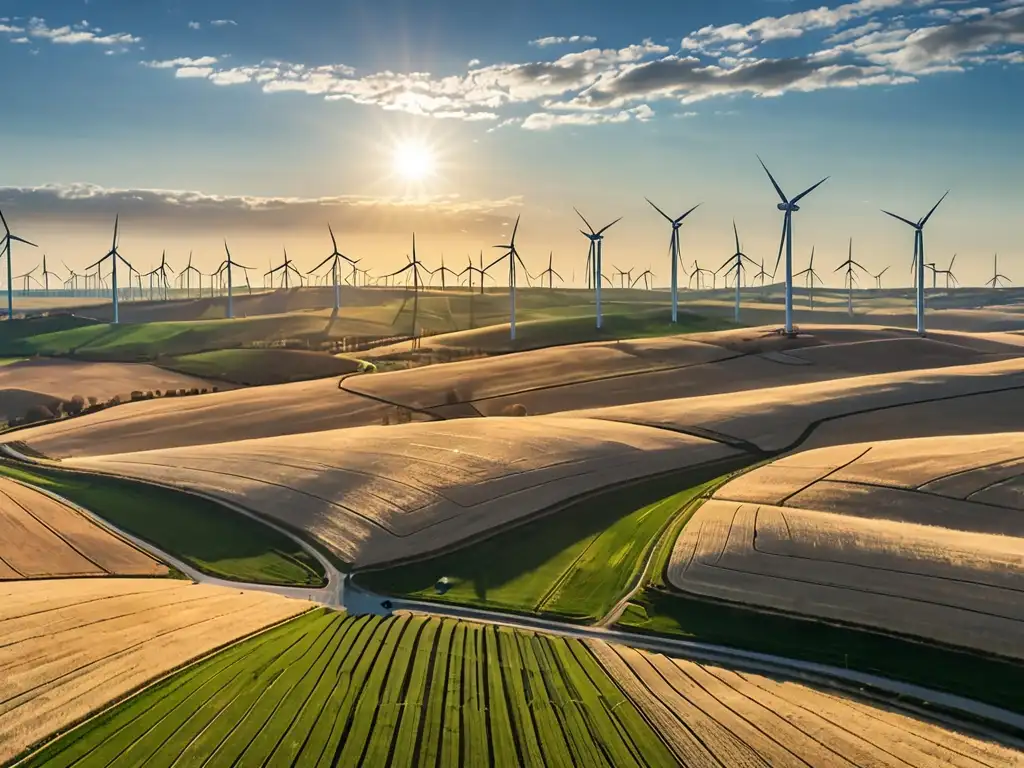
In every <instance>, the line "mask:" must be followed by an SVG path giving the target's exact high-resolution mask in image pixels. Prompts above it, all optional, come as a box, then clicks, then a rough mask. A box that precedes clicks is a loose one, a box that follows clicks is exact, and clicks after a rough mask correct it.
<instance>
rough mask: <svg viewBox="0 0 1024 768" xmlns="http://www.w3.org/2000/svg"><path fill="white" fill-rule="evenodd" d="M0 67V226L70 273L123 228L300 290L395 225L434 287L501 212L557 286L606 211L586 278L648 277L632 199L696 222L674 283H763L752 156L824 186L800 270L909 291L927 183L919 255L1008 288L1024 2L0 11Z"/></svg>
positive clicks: (24, 7)
mask: <svg viewBox="0 0 1024 768" xmlns="http://www.w3.org/2000/svg"><path fill="white" fill-rule="evenodd" d="M552 6H555V7H552ZM0 71H2V72H4V73H15V76H14V77H5V78H4V82H3V98H4V109H3V119H2V121H0V142H2V144H0V146H2V147H3V166H2V168H3V175H2V176H0V208H2V209H3V210H4V212H5V214H6V215H7V216H8V217H9V219H10V220H11V223H12V227H13V228H14V230H15V232H16V233H18V234H21V235H22V236H25V237H28V238H30V239H33V240H35V241H36V242H38V243H39V244H40V246H42V247H43V248H44V249H45V250H46V251H47V253H48V254H50V255H51V258H56V259H62V260H64V261H66V262H67V263H68V264H69V265H71V266H72V267H75V266H84V265H85V264H87V263H89V262H91V261H93V260H95V258H97V257H98V256H99V255H102V253H103V250H104V248H105V247H109V240H108V237H109V236H108V235H107V234H106V232H107V230H109V227H110V219H111V218H112V216H113V214H114V212H115V211H119V212H120V213H121V215H122V219H123V240H122V246H123V247H122V251H123V252H124V253H125V255H126V256H127V257H128V258H129V260H133V259H134V260H136V261H138V262H140V264H141V265H142V266H146V267H148V266H150V265H151V264H155V263H156V262H158V261H159V254H160V251H161V250H162V249H164V248H167V249H168V254H169V257H170V258H171V259H172V263H175V261H183V260H184V258H185V256H186V254H187V252H188V251H189V250H194V251H195V253H196V259H197V263H198V264H199V265H200V266H201V267H203V268H210V267H213V266H215V264H216V263H217V262H218V261H219V258H220V254H221V253H222V250H220V249H221V248H222V245H221V244H220V241H221V239H222V238H224V237H228V238H230V240H231V242H232V252H233V253H234V254H235V255H236V258H238V259H239V260H240V261H248V262H252V263H253V264H254V265H257V266H261V265H266V264H267V263H268V260H270V259H277V258H279V254H280V252H281V248H282V246H284V245H287V246H288V248H289V253H290V254H291V255H292V257H293V258H296V259H297V260H298V261H299V262H300V263H304V262H309V263H308V266H312V265H313V264H314V263H315V262H316V261H319V260H320V258H322V256H323V255H326V252H327V251H329V247H328V248H326V251H325V246H326V245H327V244H328V241H327V238H326V222H327V221H328V220H330V221H331V222H332V223H333V224H334V227H335V231H336V232H338V234H339V242H340V244H341V245H342V249H343V250H346V251H348V252H350V253H351V254H352V255H354V256H356V257H362V258H364V259H365V260H366V263H367V264H370V265H376V266H377V270H376V271H378V272H379V271H383V270H385V269H388V268H393V267H397V266H399V265H400V264H402V263H404V261H405V256H404V254H405V252H406V251H407V250H408V247H407V246H408V241H409V239H410V235H411V232H412V230H413V229H414V228H415V229H416V230H417V232H418V245H419V248H418V250H419V251H420V255H421V257H422V258H424V259H425V260H426V261H427V262H428V263H430V262H436V260H437V258H438V257H439V255H440V254H441V253H442V252H443V253H445V254H446V259H453V260H456V261H458V260H462V259H464V258H465V254H466V253H468V252H476V251H477V250H479V249H480V248H482V247H483V248H486V247H489V246H490V245H492V244H493V243H496V242H499V241H500V239H501V238H502V237H503V236H504V233H505V232H507V229H508V227H509V223H510V221H512V220H514V218H515V216H516V215H518V214H522V217H523V220H522V225H521V232H520V235H521V236H520V239H519V244H520V250H521V252H522V253H523V256H524V258H525V260H526V261H527V263H528V264H530V265H531V266H532V267H533V268H534V270H535V271H538V270H539V269H540V268H542V265H543V266H546V259H547V254H548V252H549V251H550V250H554V252H555V263H556V268H560V269H559V271H560V272H561V273H562V274H563V275H565V276H566V277H569V276H570V275H571V274H572V272H573V271H575V272H576V275H577V282H579V281H581V280H582V276H583V264H584V261H585V253H586V241H585V240H584V239H583V238H582V237H581V236H580V235H579V233H578V231H577V230H578V227H579V223H580V222H579V221H578V220H577V219H576V217H575V214H574V213H573V210H572V208H573V206H574V205H575V206H578V207H579V208H580V209H581V210H582V211H583V212H584V214H585V215H587V216H588V218H591V219H592V222H591V223H594V224H595V225H598V222H600V223H607V221H610V220H612V219H613V218H615V217H616V216H620V215H621V216H623V217H624V218H623V221H622V222H621V223H620V224H618V225H616V227H615V228H614V229H613V230H611V231H610V232H609V234H608V237H607V240H606V244H605V253H606V260H607V261H609V262H611V263H613V264H616V265H618V266H620V267H622V268H630V267H641V268H646V267H647V266H648V265H649V264H650V265H651V266H652V267H653V269H654V271H655V273H657V274H659V275H660V276H661V277H662V279H664V277H665V276H666V275H667V256H666V245H667V240H668V229H667V225H666V224H665V222H663V221H661V220H660V218H659V217H658V215H657V214H656V213H655V212H654V211H653V210H651V209H650V208H649V207H648V206H647V204H646V203H645V202H644V197H645V196H648V197H650V198H651V199H652V200H654V202H656V203H657V204H658V205H659V206H662V207H663V208H665V209H667V210H668V211H669V212H670V213H672V214H673V215H676V214H678V213H681V212H682V211H683V210H685V209H687V208H689V207H691V206H692V205H694V204H696V203H698V202H701V203H703V205H702V207H701V208H700V209H698V211H697V212H695V213H694V214H693V216H692V217H691V219H689V220H688V222H687V224H686V225H685V226H684V229H683V238H682V240H683V247H684V249H685V250H686V257H687V261H692V260H693V259H694V258H696V259H699V260H700V261H701V265H702V266H718V265H719V264H720V263H721V262H722V261H723V260H724V259H725V258H726V257H727V256H729V254H730V253H731V252H732V247H731V238H732V232H731V221H732V219H733V218H735V219H736V221H737V223H738V226H739V229H740V234H741V237H742V240H743V245H744V250H745V251H746V252H747V253H748V254H750V255H751V256H752V257H754V258H755V259H757V260H760V259H761V258H764V259H765V260H766V261H768V263H769V265H770V264H771V263H772V262H773V261H774V257H775V252H776V249H777V243H778V232H779V227H780V225H781V216H780V215H779V214H778V212H777V211H776V210H775V203H776V202H777V200H776V199H775V198H774V192H773V190H772V189H771V186H770V184H769V182H768V180H767V178H766V177H765V175H764V173H763V171H762V170H761V168H760V166H759V165H758V164H757V159H756V157H755V153H759V154H760V155H761V156H762V157H763V158H764V160H765V162H766V163H767V164H768V166H769V168H771V169H772V170H773V172H774V173H775V174H776V177H777V178H778V180H779V181H780V183H781V184H782V185H783V188H784V189H785V190H786V191H787V192H789V193H790V194H796V193H797V192H798V191H800V190H801V189H803V188H804V187H807V186H810V185H811V184H812V183H814V182H815V181H817V180H818V179H819V178H821V177H822V176H825V175H831V177H832V178H831V179H830V181H829V182H828V183H827V184H825V185H824V186H823V187H822V188H821V189H820V190H818V191H816V192H815V193H814V194H813V196H811V197H809V198H808V199H807V201H806V205H805V206H804V208H803V210H802V211H801V213H799V214H798V215H797V217H796V219H795V226H794V229H795V245H796V262H797V268H801V267H802V263H803V262H805V261H806V258H807V254H808V253H809V252H810V248H811V246H812V245H814V246H816V248H817V254H818V256H817V257H816V264H815V266H816V267H817V268H818V271H819V272H820V273H821V274H822V275H823V276H825V271H826V270H827V271H829V272H830V271H831V270H830V268H829V265H830V264H831V263H833V262H834V263H835V264H837V265H838V264H839V263H840V262H841V261H842V260H843V259H844V258H845V253H846V247H847V241H848V239H849V238H850V237H853V239H854V253H855V257H856V258H858V260H859V261H861V262H862V263H863V264H864V265H865V266H867V267H868V268H870V269H872V270H874V271H877V270H879V269H881V268H882V267H883V266H885V265H887V264H893V269H892V270H890V272H889V273H888V275H887V278H889V277H892V278H894V284H897V283H899V282H900V281H905V282H906V281H909V273H908V271H907V268H906V267H907V263H908V261H909V257H910V251H911V248H912V237H911V232H910V230H909V228H907V227H905V226H902V225H900V224H898V223H897V222H895V221H893V220H891V219H888V217H885V216H883V215H882V214H881V213H879V210H878V209H879V208H883V207H884V208H889V209H890V210H895V212H897V213H900V214H902V215H905V216H907V217H908V218H917V217H919V216H921V215H923V214H924V213H925V212H927V210H928V208H930V207H931V205H932V204H933V203H934V202H935V200H937V199H938V198H939V196H940V195H941V194H942V193H943V192H944V191H945V190H946V189H947V188H948V189H952V192H951V193H950V196H949V198H948V199H947V201H946V202H945V203H943V206H942V208H940V210H939V211H938V212H937V213H936V215H935V217H934V218H933V220H932V221H931V222H930V223H929V225H928V230H927V232H926V242H927V247H928V256H929V260H931V259H934V260H935V261H937V262H939V264H940V266H942V265H943V264H944V263H945V262H948V260H949V258H950V257H951V256H952V255H953V253H954V252H955V253H958V254H959V255H958V257H957V267H958V269H957V274H958V276H959V277H960V279H961V281H964V282H981V281H982V280H984V279H986V278H987V277H988V276H989V272H990V271H991V261H992V254H993V252H995V251H997V250H998V251H1000V253H1001V259H1000V263H1001V266H1002V271H1003V272H1006V273H1007V274H1009V275H1010V277H1011V278H1015V279H1019V280H1022V281H1024V270H1022V271H1021V273H1020V275H1018V276H1015V274H1014V267H1015V264H1014V261H1015V257H1019V256H1020V255H1021V254H1020V249H1019V245H1018V243H1019V242H1020V241H1021V239H1022V235H1024V232H1022V230H1024V223H1022V222H1024V217H1022V216H1021V214H1020V210H1021V197H1022V193H1024V183H1022V179H1024V153H1022V152H1021V151H1020V150H1019V147H1018V144H1019V141H1020V138H1019V136H1020V130H1021V126H1022V125H1024V100H1022V99H1021V98H1020V96H1019V95H1020V94H1021V93H1024V77H1022V73H1024V0H999V1H998V2H981V0H978V1H977V2H972V1H970V0H854V2H848V3H834V4H830V5H823V6H822V5H817V4H814V3H809V2H798V1H797V0H792V2H787V1H785V0H744V1H742V2H729V3H723V2H703V1H702V2H687V3H668V2H648V3H643V4H636V3H633V4H630V3H619V4H608V6H607V9H600V10H599V9H598V8H597V7H595V6H594V5H593V4H591V3H584V2H582V1H580V0H563V1H562V2H559V3H540V2H521V3H516V4H510V5H508V6H506V7H503V8H502V9H501V10H500V11H497V10H495V8H494V7H492V6H487V5H486V4H481V3H478V2H468V1H465V2H463V1H460V2H455V1H454V0H448V1H447V2H433V3H414V2H398V1H396V0H375V2H359V3H352V2H343V3H328V2H323V0H309V1H308V2H303V3H297V4H284V3H269V2H264V3H252V2H248V3H243V2H237V1H233V0H218V1H216V2H194V1H193V0H162V1H160V2H146V3H128V2H124V1H123V0H122V1H119V2H114V0H86V1H84V2H83V0H61V1H59V2H58V1H56V0H52V1H50V2H29V1H27V0H6V1H5V2H3V3H2V4H0ZM409 143H413V144H415V145H417V146H422V147H426V148H427V150H428V151H429V153H430V154H431V155H432V156H433V158H434V160H435V162H436V172H435V173H434V174H432V175H430V176H429V177H427V178H425V179H423V180H421V181H415V182H411V181H409V180H408V179H406V178H403V174H402V173H400V172H396V169H395V166H394V157H395V153H396V147H399V146H404V145H406V144H409ZM321 252H323V253H321ZM23 258H26V259H28V260H29V261H31V260H32V259H33V258H34V255H32V254H30V253H26V254H25V255H24V256H23ZM28 266H31V264H28ZM832 282H834V283H835V284H837V285H838V284H839V282H840V280H839V276H838V275H835V276H834V277H833V278H832ZM869 282H870V281H869Z"/></svg>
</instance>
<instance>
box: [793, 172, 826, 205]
mask: <svg viewBox="0 0 1024 768" xmlns="http://www.w3.org/2000/svg"><path fill="white" fill-rule="evenodd" d="M829 178H830V177H829V176H826V177H825V178H824V179H822V180H821V181H819V182H818V183H817V184H815V185H814V186H813V187H808V188H807V189H805V190H804V191H803V192H801V193H800V194H799V195H797V196H796V197H794V198H793V199H792V201H791V202H793V203H797V202H799V201H800V200H802V199H803V198H805V197H807V195H809V194H811V192H813V191H814V190H816V189H817V188H818V187H820V186H821V185H822V184H824V183H825V182H826V181H828V180H829Z"/></svg>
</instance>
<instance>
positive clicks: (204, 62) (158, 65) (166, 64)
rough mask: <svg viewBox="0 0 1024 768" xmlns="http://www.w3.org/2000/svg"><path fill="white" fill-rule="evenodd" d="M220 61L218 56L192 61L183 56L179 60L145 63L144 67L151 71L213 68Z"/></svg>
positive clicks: (202, 57)
mask: <svg viewBox="0 0 1024 768" xmlns="http://www.w3.org/2000/svg"><path fill="white" fill-rule="evenodd" d="M217 61H218V59H217V57H216V56H200V57H199V58H198V59H192V58H189V57H187V56H182V57H181V58H178V59H166V60H164V61H144V62H142V66H144V67H149V68H150V69H174V68H181V67H212V66H213V65H214V64H216V63H217Z"/></svg>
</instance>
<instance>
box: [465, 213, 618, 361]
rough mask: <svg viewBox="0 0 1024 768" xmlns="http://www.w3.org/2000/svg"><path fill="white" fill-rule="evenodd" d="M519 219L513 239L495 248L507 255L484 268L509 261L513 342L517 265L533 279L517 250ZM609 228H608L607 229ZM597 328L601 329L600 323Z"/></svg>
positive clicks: (510, 326) (513, 230) (512, 335)
mask: <svg viewBox="0 0 1024 768" xmlns="http://www.w3.org/2000/svg"><path fill="white" fill-rule="evenodd" d="M519 219H520V216H516V223H515V226H514V227H512V237H511V238H509V241H508V243H507V244H502V245H496V246H494V247H495V248H504V249H506V250H505V253H503V254H502V255H501V256H499V257H498V258H496V259H495V260H494V261H492V262H491V263H490V264H488V265H487V266H486V267H485V268H484V271H485V272H486V271H487V270H488V269H490V268H491V267H493V266H495V265H496V264H498V263H499V262H501V261H502V259H508V285H509V289H508V295H509V328H510V338H511V339H512V341H515V340H516V263H518V264H519V266H521V267H522V268H523V271H524V272H525V273H526V280H527V282H529V280H530V277H531V275H530V270H528V269H527V268H526V265H525V264H523V260H522V259H521V258H520V257H519V251H517V250H516V232H518V231H519ZM613 223H614V222H613ZM587 226H588V227H589V226H590V225H589V224H588V225H587ZM608 226H609V227H610V226H611V224H609V225H608ZM607 228H608V227H605V229H607ZM597 327H598V328H600V327H601V323H600V321H598V326H597Z"/></svg>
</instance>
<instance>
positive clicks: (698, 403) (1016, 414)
mask: <svg viewBox="0 0 1024 768" xmlns="http://www.w3.org/2000/svg"><path fill="white" fill-rule="evenodd" d="M1022 389H1024V358H1016V359H1010V360H1001V361H998V362H992V363H980V364H977V365H960V366H955V367H950V368H933V369H926V370H921V371H906V372H901V373H886V374H876V375H871V376H857V377H850V378H844V379H837V380H833V381H824V382H815V383H810V384H794V385H790V386H782V387H773V388H769V389H758V390H753V391H750V392H746V393H743V392H740V393H731V394H723V395H709V396H706V397H690V398H680V399H677V400H663V401H660V402H652V403H638V404H636V405H628V406H621V407H616V408H600V409H588V410H581V411H568V412H565V413H563V414H558V415H557V416H554V417H553V418H563V417H564V418H591V419H610V420H614V421H624V422H629V423H633V424H647V425H650V426H656V427H660V428H663V429H674V430H680V431H684V432H685V431H687V430H693V431H695V432H697V433H698V434H705V433H710V434H719V435H725V436H728V437H731V438H734V439H739V440H745V441H748V442H751V443H753V444H754V445H757V446H758V447H760V448H761V449H763V450H765V451H777V450H783V449H788V447H789V446H792V445H793V444H794V443H795V442H796V441H797V440H798V439H799V438H801V436H802V435H803V434H804V433H805V431H806V430H807V429H808V427H809V426H811V425H813V424H816V423H819V422H824V423H823V424H820V425H819V426H818V427H817V428H816V429H815V430H814V432H813V434H812V435H811V440H812V441H814V442H813V443H812V444H814V445H829V444H832V445H834V444H839V443H849V442H856V441H858V440H869V439H876V438H881V439H895V438H901V437H926V436H933V435H943V434H984V433H988V432H997V431H1000V430H1005V429H1014V428H1022V429H1024V397H1021V390H1022ZM879 431H881V434H880V433H879Z"/></svg>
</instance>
